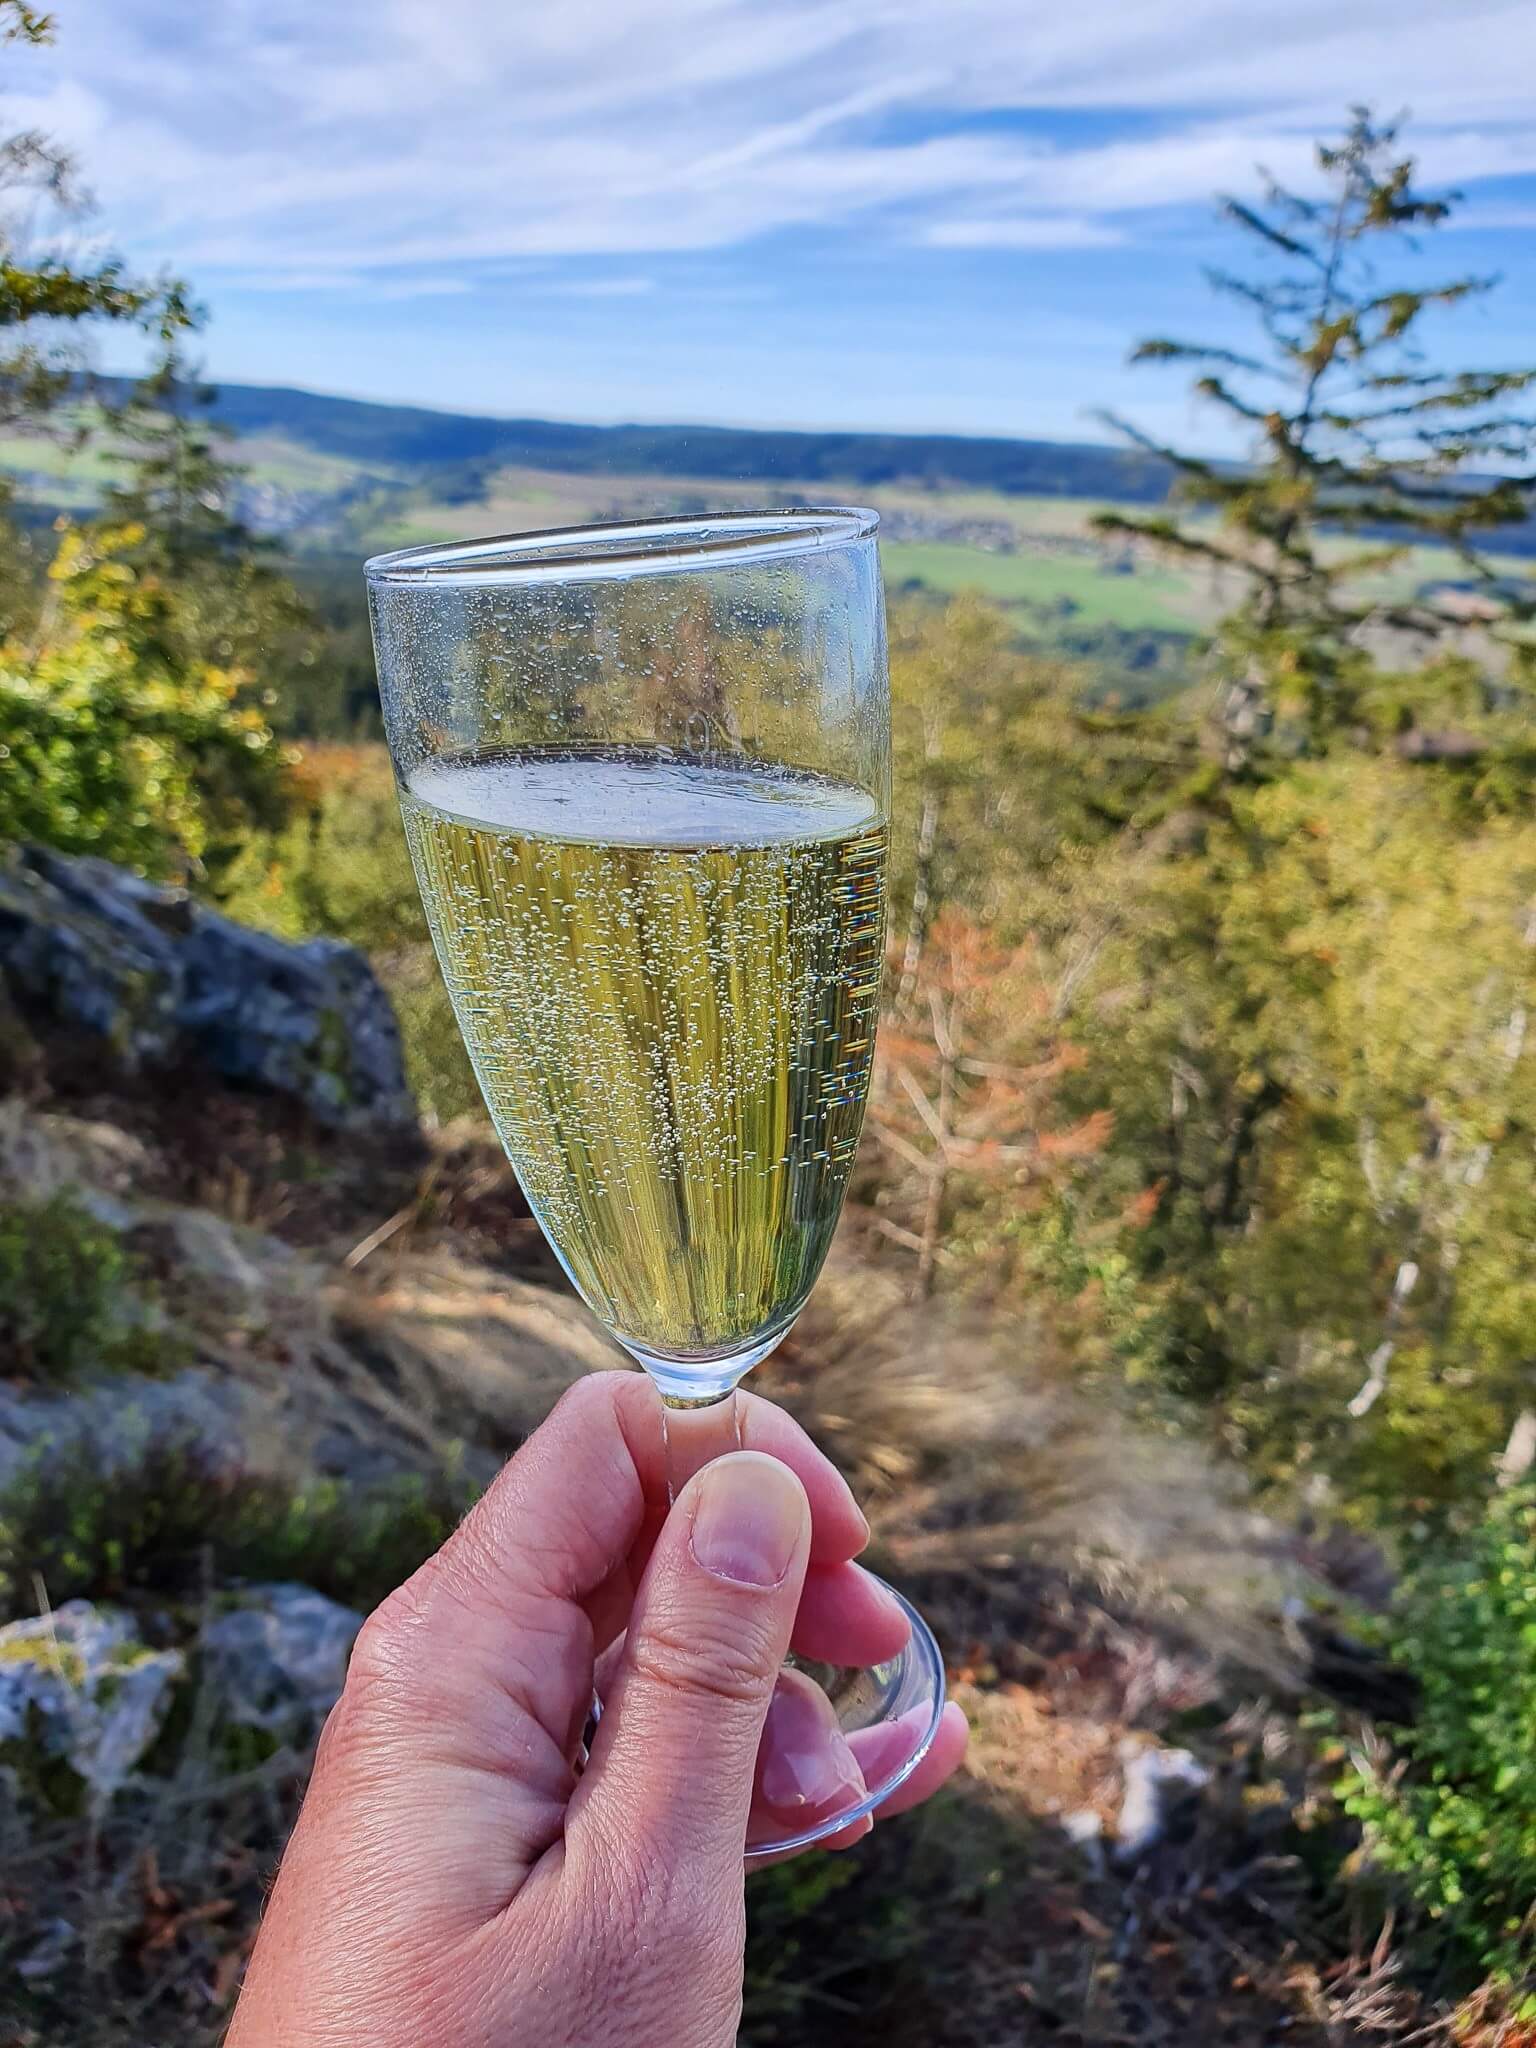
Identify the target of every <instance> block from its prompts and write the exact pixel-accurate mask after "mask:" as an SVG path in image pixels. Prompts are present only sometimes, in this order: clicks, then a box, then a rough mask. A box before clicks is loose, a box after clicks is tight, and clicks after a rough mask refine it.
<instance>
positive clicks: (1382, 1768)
mask: <svg viewBox="0 0 1536 2048" xmlns="http://www.w3.org/2000/svg"><path fill="white" fill-rule="evenodd" d="M1389 1642H1390V1647H1391V1649H1392V1652H1393V1654H1394V1655H1395V1657H1396V1658H1397V1659H1398V1661H1399V1662H1401V1663H1402V1664H1404V1665H1405V1666H1406V1667H1407V1668H1408V1669H1410V1670H1411V1671H1412V1672H1413V1673H1414V1674H1415V1676H1416V1677H1417V1679H1418V1680H1419V1684H1420V1687H1421V1699H1420V1705H1419V1710H1418V1714H1417V1717H1416V1719H1415V1721H1414V1724H1413V1726H1412V1727H1409V1728H1402V1729H1395V1730H1393V1731H1392V1733H1391V1739H1390V1742H1389V1744H1388V1745H1387V1747H1386V1750H1385V1752H1384V1753H1378V1752H1374V1751H1372V1752H1367V1753H1364V1754H1358V1755H1356V1757H1355V1758H1354V1760H1353V1762H1352V1764H1351V1767H1350V1770H1349V1773H1348V1775H1347V1776H1346V1777H1345V1779H1344V1781H1343V1783H1342V1784H1341V1786H1340V1788H1339V1792H1340V1796H1341V1797H1342V1799H1343V1802H1344V1805H1345V1808H1346V1810H1347V1811H1348V1812H1349V1813H1351V1814H1352V1815H1353V1816H1354V1817H1355V1818H1356V1819H1357V1820H1359V1821H1360V1822H1361V1823H1362V1824H1363V1825H1364V1828H1365V1841H1366V1849H1367V1853H1368V1856H1369V1859H1370V1862H1371V1863H1372V1864H1373V1865H1374V1866H1375V1867H1376V1868H1378V1869H1380V1870H1382V1871H1385V1872H1388V1873H1390V1875H1391V1876H1392V1877H1393V1878H1395V1879H1396V1880H1398V1882H1399V1883H1400V1884H1401V1885H1402V1887H1403V1888H1404V1890H1405V1891H1406V1892H1407V1894H1408V1895H1409V1896H1410V1897H1411V1898H1412V1899H1413V1900H1414V1901H1415V1903H1416V1904H1417V1905H1418V1906H1419V1907H1421V1908H1422V1909H1423V1911H1424V1912H1425V1913H1426V1914H1427V1915H1428V1917H1429V1920H1430V1922H1431V1923H1432V1924H1433V1926H1434V1927H1435V1928H1436V1929H1437V1930H1438V1931H1439V1932H1440V1933H1441V1934H1442V1935H1443V1936H1444V1938H1445V1940H1446V1941H1447V1942H1448V1943H1449V1944H1450V1945H1451V1946H1452V1947H1453V1948H1454V1950H1455V1951H1456V1952H1457V1953H1458V1954H1459V1956H1460V1958H1461V1960H1462V1962H1463V1963H1470V1964H1472V1965H1474V1966H1475V1967H1476V1968H1477V1969H1478V1970H1479V1971H1486V1972H1489V1973H1491V1974H1492V1976H1493V1977H1494V1978H1495V1980H1496V1981H1498V1982H1501V1983H1505V1984H1508V1985H1511V1986H1514V1987H1519V1986H1522V1985H1524V1986H1527V1987H1529V1985H1530V1984H1531V1983H1532V1981H1533V1979H1536V1780H1533V1776H1532V1771H1531V1732H1532V1730H1533V1728H1536V1491H1532V1490H1531V1489H1530V1488H1524V1489H1520V1490H1512V1491H1510V1492H1509V1493H1506V1494H1504V1495H1502V1496H1501V1497H1500V1498H1498V1499H1497V1500H1495V1502H1494V1503H1493V1505H1492V1506H1491V1507H1490V1508H1489V1509H1488V1511H1487V1513H1486V1514H1485V1516H1484V1517H1483V1519H1482V1521H1481V1522H1480V1523H1479V1524H1478V1525H1477V1527H1476V1528H1475V1529H1474V1530H1473V1531H1472V1532H1471V1534H1470V1536H1469V1537H1468V1538H1467V1539H1466V1540H1465V1541H1464V1542H1462V1543H1459V1544H1458V1545H1457V1551H1456V1554H1455V1555H1453V1556H1450V1557H1446V1558H1442V1559H1439V1560H1437V1561H1435V1562H1434V1563H1432V1564H1430V1565H1428V1566H1426V1567H1425V1568H1424V1569H1422V1570H1421V1571H1419V1572H1417V1573H1416V1574H1415V1575H1414V1576H1413V1577H1412V1578H1410V1579H1409V1581H1408V1582H1407V1584H1406V1586H1405V1587H1404V1589H1403V1593H1402V1596H1401V1598H1400V1601H1399V1603H1398V1608H1397V1613H1396V1617H1395V1620H1394V1622H1393V1625H1392V1627H1391V1630H1390V1634H1389ZM1519 2016H1520V2017H1523V2018H1525V2019H1536V1997H1528V1998H1527V1999H1526V2001H1525V2004H1524V2005H1523V2006H1522V2007H1521V2008H1520V2012H1519Z"/></svg>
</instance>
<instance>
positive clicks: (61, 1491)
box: [0, 1438, 471, 1619]
mask: <svg viewBox="0 0 1536 2048" xmlns="http://www.w3.org/2000/svg"><path fill="white" fill-rule="evenodd" d="M470 1498H471V1495H470V1490H469V1489H468V1487H467V1486H465V1485H464V1484H463V1483H462V1482H461V1481H460V1480H459V1479H458V1478H457V1477H456V1475H454V1474H452V1473H445V1474H443V1475H442V1476H440V1477H437V1478H434V1479H432V1480H427V1479H423V1478H420V1477H418V1476H415V1475H404V1476H401V1477H399V1478H394V1479H388V1480H380V1481H376V1482H375V1483H373V1484H372V1485H370V1486H367V1487H355V1486H349V1485H347V1484H345V1483H344V1482H343V1481H341V1480H336V1479H325V1480H318V1481H314V1482H312V1483H310V1484H308V1485H306V1486H302V1487H294V1486H292V1485H291V1484H288V1483H286V1482H284V1481H283V1480H281V1479H278V1478H273V1477H269V1476H266V1475H264V1474H257V1473H252V1472H247V1471H245V1470H243V1469H242V1468H241V1467H240V1466H238V1465H236V1464H233V1463H231V1462H230V1461H229V1460H227V1459H221V1458H220V1457H218V1456H217V1454H215V1453H214V1452H212V1451H210V1450H209V1449H208V1448H207V1447H206V1446H205V1445H203V1444H201V1443H198V1442H195V1441H190V1440H187V1439H177V1438H167V1439H165V1440H163V1441H160V1442H150V1443H148V1444H146V1446H145V1447H144V1449H143V1450H142V1452H141V1453H140V1454H139V1455H138V1456H136V1457H135V1458H133V1459H132V1461H131V1462H126V1463H124V1464H122V1465H121V1466H119V1467H118V1468H116V1469H110V1470H103V1460H102V1457H101V1455H100V1449H99V1446H97V1445H96V1444H95V1443H92V1442H85V1441H82V1442H81V1443H79V1444H78V1445H76V1446H74V1447H65V1448H63V1449H61V1448H59V1447H57V1446H55V1447H52V1448H50V1449H49V1450H48V1451H46V1452H44V1453H42V1454H40V1455H39V1456H38V1457H37V1458H36V1459H35V1460H34V1461H33V1462H32V1463H31V1464H30V1465H29V1466H27V1467H26V1468H25V1469H24V1470H23V1471H22V1472H21V1473H20V1474H19V1475H18V1476H17V1477H16V1478H15V1479H13V1480H12V1482H11V1484H10V1486H9V1487H8V1488H7V1490H6V1493H5V1495H4V1498H3V1499H0V1614H3V1616H4V1618H6V1619H11V1618H14V1617H16V1616H18V1615H21V1614H31V1613H34V1612H35V1611H36V1593H35V1586H34V1581H35V1580H39V1579H40V1580H41V1582H42V1584H43V1586H44V1588H45V1590H46V1592H47V1595H48V1599H49V1601H50V1602H51V1603H52V1604H53V1605H54V1606H59V1605H61V1604H62V1603H63V1602H64V1601H66V1600H75V1599H90V1600H102V1599H109V1600H112V1599H122V1598H123V1597H125V1596H132V1595H134V1594H150V1595H155V1596H169V1597H174V1596H177V1595H184V1594H188V1595H189V1594H195V1593H196V1592H198V1591H199V1590H200V1589H201V1588H202V1587H203V1586H204V1585H205V1584H207V1583H213V1584H216V1585H219V1584H224V1583H226V1582H228V1581H231V1580H245V1581H248V1582H251V1581H258V1580H263V1579H292V1580H297V1581H299V1582H300V1583H301V1584H303V1585H306V1586H312V1587H314V1589H315V1590H316V1591H317V1592H320V1593H326V1594H328V1595H329V1596H330V1597H331V1598H332V1599H334V1600H340V1601H343V1602H344V1603H346V1604H347V1605H348V1606H353V1607H361V1608H364V1609H367V1608H370V1607H373V1606H376V1605H377V1604H378V1602H379V1601H380V1600H382V1599H383V1598H384V1596H385V1594H386V1593H389V1592H391V1591H393V1589H394V1588H395V1587H396V1586H398V1585H399V1584H400V1583H401V1581H402V1580H404V1579H407V1578H409V1577H410V1575H411V1573H412V1572H413V1571H415V1569H416V1567H417V1566H418V1565H419V1564H421V1563H422V1562H423V1561H424V1560H425V1559H426V1558H428V1557H430V1556H431V1554H432V1552H433V1551H434V1550H436V1549H437V1548H438V1547H439V1545H440V1544H442V1543H443V1542H444V1541H445V1540H446V1539H447V1537H448V1536H449V1535H450V1534H451V1532H452V1530H453V1528H454V1526H455V1525H456V1523H457V1522H458V1520H459V1517H460V1516H461V1515H462V1514H463V1512H464V1510H465V1508H466V1507H467V1506H468V1505H469V1502H470Z"/></svg>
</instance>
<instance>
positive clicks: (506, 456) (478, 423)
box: [97, 377, 1173, 503]
mask: <svg viewBox="0 0 1536 2048" xmlns="http://www.w3.org/2000/svg"><path fill="white" fill-rule="evenodd" d="M130 384H131V380H130V379H127V378H123V377H103V378H100V379H98V380H97V388H98V389H99V390H100V391H101V393H102V395H103V396H105V397H106V398H107V399H108V400H109V402H115V401H116V400H117V399H119V398H120V397H121V396H122V395H124V394H125V393H126V391H127V390H128V388H129V387H130ZM213 389H214V393H215V395H214V398H213V401H212V404H211V406H210V411H211V412H212V414H213V416H214V417H215V418H217V419H219V420H221V421H222V422H223V423H224V424H225V425H226V426H228V427H229V428H230V429H231V430H232V431H233V432H234V433H236V434H239V435H242V436H251V435H256V434H262V433H268V434H270V433H280V434H283V435H285V436H287V437H289V438H291V439H293V440H295V441H297V442H299V443H300V444H301V445H303V446H306V447H309V448H312V449H314V450H315V451H316V452H318V453H322V454H327V455H333V456H340V457H343V458H345V459H346V460H349V461H352V462H355V463H358V464H359V465H362V466H366V465H368V464H370V463H376V464H383V465H385V466H387V467H390V468H397V469H398V468H405V469H409V470H414V471H417V472H420V473H422V474H430V473H432V472H433V471H437V470H445V469H452V470H454V471H455V472H457V473H458V478H457V479H456V480H466V481H467V478H465V476H464V472H465V471H466V468H468V470H469V471H470V472H471V473H473V472H479V473H481V474H483V473H485V472H486V471H489V470H491V469H494V468H496V467H499V466H502V465H514V464H515V465H524V466H526V467H528V468H533V469H544V470H555V471H564V472H568V473H571V474H591V473H602V472H607V473H610V474H613V475H639V474H652V475H662V476H687V477H694V478H701V479H702V478H709V479H715V480H719V481H727V480H728V481H732V482H743V481H747V480H755V479H761V480H762V481H763V482H765V483H777V482H791V481H792V482H796V483H815V482H818V481H821V480H826V481H836V482H837V483H839V484H848V483H854V484H869V485H879V484H890V483H895V482H903V483H918V484H930V485H932V486H933V487H934V488H936V489H937V488H944V487H947V488H950V489H954V488H970V489H988V490H997V491H1002V492H1005V493H1007V494H1008V495H1010V496H1043V497H1087V498H1114V499H1117V500H1120V501H1122V502H1127V501H1128V502H1136V503H1156V502H1159V501H1160V500H1161V499H1162V498H1164V497H1165V496H1166V495H1167V490H1168V485H1169V482H1170V481H1171V479H1172V475H1173V471H1172V468H1171V466H1170V465H1169V464H1168V463H1166V462H1164V461H1162V460H1161V459H1160V458H1158V457H1157V456H1153V455H1148V454H1147V453H1145V452H1144V451H1143V450H1140V449H1135V448H1115V447H1113V446H1111V445H1109V444H1107V443H1101V442H1095V441H1051V440H1037V439H1020V438H1015V437H1011V436H1004V435H988V436H972V435H964V434H899V433H872V432H857V433H852V432H849V433H844V432H837V431H818V430H815V429H809V428H771V427H718V426H705V425H690V424H677V425H660V426H657V425H646V424H642V423H639V422H629V423H621V424H617V425H611V426H594V425H589V424H584V423H580V422H576V421H563V420H545V419H537V418H532V417H505V418H504V417H501V416H499V415H496V414H489V413H462V412H447V411H440V410H437V409H435V408H431V407H427V406H418V405H392V404H384V403H381V402H379V401H376V400H373V399H365V398H345V397H339V396H335V395H332V394H330V393H327V392H317V391H306V390H303V389H301V388H299V387H297V386H292V385H283V384H241V383H224V384H218V385H215V386H214V387H213Z"/></svg>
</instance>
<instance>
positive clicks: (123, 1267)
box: [0, 1190, 166, 1380]
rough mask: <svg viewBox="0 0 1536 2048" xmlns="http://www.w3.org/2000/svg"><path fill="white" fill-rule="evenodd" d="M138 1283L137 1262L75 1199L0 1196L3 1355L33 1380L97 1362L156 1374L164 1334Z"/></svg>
mask: <svg viewBox="0 0 1536 2048" xmlns="http://www.w3.org/2000/svg"><path fill="white" fill-rule="evenodd" d="M146 1316H147V1310H146V1304H145V1303H144V1301H143V1298H142V1296H141V1295H140V1294H139V1293H138V1292H137V1291H136V1289H135V1286H134V1268H133V1262H132V1261H131V1260H130V1258H129V1257H128V1254H127V1253H126V1252H125V1251H124V1250H123V1248H122V1246H121V1244H120V1243H119V1242H118V1240H117V1238H116V1237H115V1236H114V1235H113V1233H112V1232H111V1231H110V1230H108V1229H106V1228H105V1227H104V1226H103V1225H102V1224H100V1223H98V1222H96V1220H95V1219H94V1217H92V1216H91V1215H90V1213H89V1211H88V1210H86V1209H85V1208H84V1207H83V1206H82V1205H81V1203H80V1201H79V1200H78V1198H77V1197H76V1196H74V1195H72V1194H70V1193H69V1192H68V1191H67V1190H60V1191H59V1192H58V1193H56V1194H53V1195H50V1196H48V1197H47V1199H46V1200H44V1201H34V1202H25V1201H11V1202H0V1359H3V1360H4V1361H5V1364H6V1370H7V1371H10V1372H19V1373H23V1374H26V1375H27V1376H29V1377H31V1378H34V1379H48V1380H71V1379H75V1378H77V1377H78V1376H79V1375H80V1374H82V1373H84V1372H88V1371H90V1370H92V1369H101V1368H107V1369H115V1370H125V1371H138V1372H152V1371H155V1370H157V1369H159V1368H161V1367H162V1366H163V1364H164V1362H165V1352H166V1337H165V1333H164V1332H163V1331H162V1330H160V1329H159V1328H158V1327H157V1326H156V1325H155V1324H154V1323H153V1321H152V1320H147V1319H146Z"/></svg>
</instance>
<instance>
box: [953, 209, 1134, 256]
mask: <svg viewBox="0 0 1536 2048" xmlns="http://www.w3.org/2000/svg"><path fill="white" fill-rule="evenodd" d="M1124 239H1125V237H1124V235H1123V233H1122V232H1121V230H1120V229H1118V228H1115V227H1112V226H1110V224H1109V223H1108V222H1107V221H1098V220H1087V219H1084V218H1083V217H1082V216H1081V215H1080V214H1071V213H1059V214H1051V213H1021V214H1015V215H1012V216H1003V217H997V216H994V217H992V218H986V217H980V218H976V219H971V218H969V217H968V216H966V215H964V214H961V215H959V216H957V217H956V218H955V219H953V220H936V221H933V222H931V223H930V224H929V226H928V227H927V228H926V229H925V230H924V233H923V240H924V241H925V242H926V243H927V244H928V245H929V247H930V248H934V249H1112V248H1114V247H1115V246H1116V244H1117V243H1119V242H1122V241H1124Z"/></svg>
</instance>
